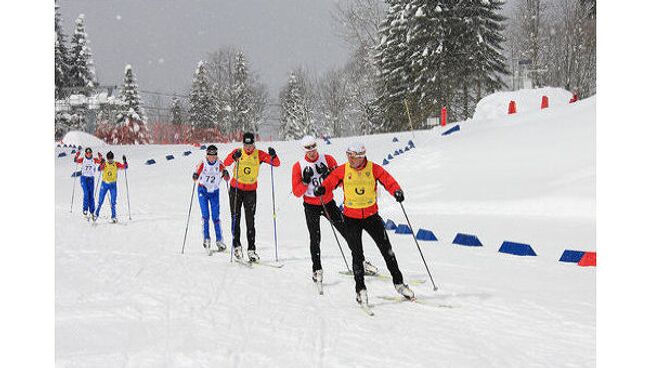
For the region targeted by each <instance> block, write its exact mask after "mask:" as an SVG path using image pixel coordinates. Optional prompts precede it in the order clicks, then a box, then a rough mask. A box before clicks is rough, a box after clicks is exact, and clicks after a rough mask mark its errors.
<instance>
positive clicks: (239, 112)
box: [230, 51, 258, 133]
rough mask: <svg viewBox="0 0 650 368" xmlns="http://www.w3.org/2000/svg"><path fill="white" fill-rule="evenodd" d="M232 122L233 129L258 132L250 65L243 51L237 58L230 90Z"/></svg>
mask: <svg viewBox="0 0 650 368" xmlns="http://www.w3.org/2000/svg"><path fill="white" fill-rule="evenodd" d="M230 100H231V104H230V106H231V108H232V110H231V111H230V122H231V129H232V130H233V131H243V132H253V133H257V130H258V127H257V122H256V121H254V118H253V116H252V115H253V114H252V112H253V111H252V109H253V106H252V91H251V86H250V80H249V77H248V66H247V62H246V58H245V56H244V53H243V52H241V51H240V52H239V53H237V56H236V58H235V73H234V81H233V85H232V88H231V91H230Z"/></svg>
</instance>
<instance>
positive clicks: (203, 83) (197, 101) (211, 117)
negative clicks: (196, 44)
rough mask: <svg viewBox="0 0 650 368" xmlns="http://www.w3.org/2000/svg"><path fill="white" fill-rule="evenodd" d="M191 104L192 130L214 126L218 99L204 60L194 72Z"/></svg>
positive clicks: (190, 118)
mask: <svg viewBox="0 0 650 368" xmlns="http://www.w3.org/2000/svg"><path fill="white" fill-rule="evenodd" d="M189 104H190V108H189V120H190V124H191V125H192V130H196V129H206V128H213V127H214V125H215V117H216V101H215V98H214V94H213V93H212V88H211V87H210V84H209V82H208V76H207V73H206V69H205V65H204V63H203V60H201V61H200V62H199V64H198V66H197V68H196V71H195V72H194V80H193V81H192V90H191V92H190V99H189Z"/></svg>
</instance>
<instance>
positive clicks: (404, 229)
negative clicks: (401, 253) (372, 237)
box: [395, 224, 413, 234]
mask: <svg viewBox="0 0 650 368" xmlns="http://www.w3.org/2000/svg"><path fill="white" fill-rule="evenodd" d="M395 234H413V232H412V231H411V228H410V227H409V226H408V225H406V224H399V226H397V229H395Z"/></svg>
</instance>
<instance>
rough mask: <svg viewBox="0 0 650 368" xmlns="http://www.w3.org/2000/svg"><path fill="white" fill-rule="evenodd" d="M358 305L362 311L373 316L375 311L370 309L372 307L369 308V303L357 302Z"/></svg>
mask: <svg viewBox="0 0 650 368" xmlns="http://www.w3.org/2000/svg"><path fill="white" fill-rule="evenodd" d="M359 307H360V308H361V310H362V311H363V312H364V313H366V314H367V315H369V316H370V317H373V316H374V315H375V312H373V311H372V309H371V308H370V305H368V304H359Z"/></svg>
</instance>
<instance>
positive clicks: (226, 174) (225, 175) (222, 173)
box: [221, 169, 230, 180]
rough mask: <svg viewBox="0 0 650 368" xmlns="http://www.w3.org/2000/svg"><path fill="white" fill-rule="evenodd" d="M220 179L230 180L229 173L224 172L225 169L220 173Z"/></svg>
mask: <svg viewBox="0 0 650 368" xmlns="http://www.w3.org/2000/svg"><path fill="white" fill-rule="evenodd" d="M221 177H222V178H224V179H226V180H228V179H230V173H229V172H228V170H225V169H224V170H223V171H222V172H221Z"/></svg>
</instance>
